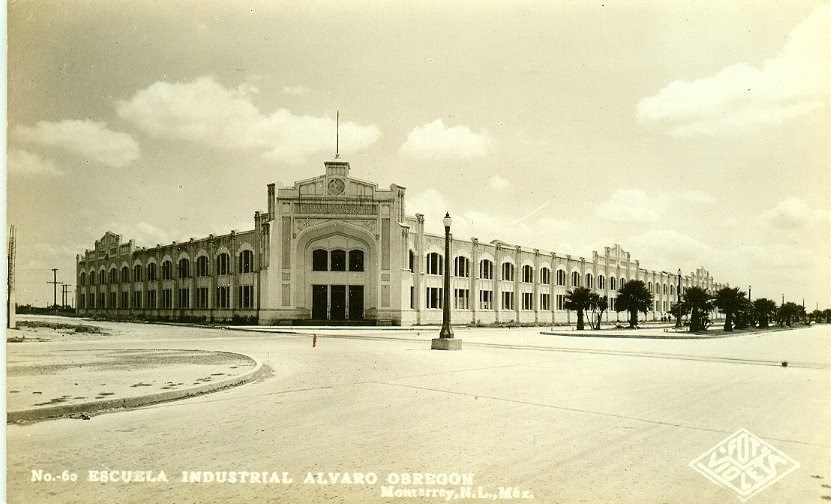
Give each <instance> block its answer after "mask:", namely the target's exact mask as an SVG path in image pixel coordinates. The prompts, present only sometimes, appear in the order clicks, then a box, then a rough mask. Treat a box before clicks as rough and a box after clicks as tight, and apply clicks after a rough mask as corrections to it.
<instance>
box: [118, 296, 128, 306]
mask: <svg viewBox="0 0 831 504" xmlns="http://www.w3.org/2000/svg"><path fill="white" fill-rule="evenodd" d="M118 307H119V308H127V293H126V292H122V293H121V304H120V305H119V306H118Z"/></svg>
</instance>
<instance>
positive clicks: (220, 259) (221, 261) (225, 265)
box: [216, 252, 231, 275]
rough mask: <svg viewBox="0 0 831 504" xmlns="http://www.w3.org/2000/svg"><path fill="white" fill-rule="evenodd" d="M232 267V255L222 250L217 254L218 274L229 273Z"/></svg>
mask: <svg viewBox="0 0 831 504" xmlns="http://www.w3.org/2000/svg"><path fill="white" fill-rule="evenodd" d="M230 268H231V255H230V254H228V253H227V252H222V253H221V254H219V255H217V256H216V274H217V275H227V274H228V270H229V269H230Z"/></svg>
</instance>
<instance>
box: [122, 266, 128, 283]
mask: <svg viewBox="0 0 831 504" xmlns="http://www.w3.org/2000/svg"><path fill="white" fill-rule="evenodd" d="M129 281H130V268H128V267H127V266H122V267H121V282H122V283H127V282H129Z"/></svg>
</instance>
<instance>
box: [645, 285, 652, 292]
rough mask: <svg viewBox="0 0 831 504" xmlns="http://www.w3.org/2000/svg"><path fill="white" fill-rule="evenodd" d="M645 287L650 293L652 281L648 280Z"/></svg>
mask: <svg viewBox="0 0 831 504" xmlns="http://www.w3.org/2000/svg"><path fill="white" fill-rule="evenodd" d="M646 288H647V289H649V292H650V293H651V292H652V282H649V283H648V284H647V287H646Z"/></svg>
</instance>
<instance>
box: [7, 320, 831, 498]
mask: <svg viewBox="0 0 831 504" xmlns="http://www.w3.org/2000/svg"><path fill="white" fill-rule="evenodd" d="M104 325H107V326H108V327H112V328H113V331H114V333H113V334H111V335H109V336H85V337H77V338H76V337H73V338H64V339H61V340H55V341H50V342H44V343H24V344H41V345H51V346H52V347H53V348H54V349H56V350H57V349H61V348H84V347H89V346H95V347H100V346H101V344H102V339H106V343H107V344H108V346H110V347H112V348H119V347H123V348H168V349H197V350H212V351H231V352H240V353H243V354H247V355H250V356H252V357H254V358H256V359H258V360H260V361H262V362H263V363H264V364H265V365H267V366H269V368H270V372H269V373H268V374H267V375H266V376H265V377H263V378H262V379H260V380H259V381H257V382H255V383H250V384H247V385H244V386H241V387H237V388H235V389H230V390H226V391H222V392H218V393H215V394H211V395H207V396H203V397H198V398H193V399H187V400H183V401H178V402H174V403H166V404H160V405H155V406H149V407H145V408H140V409H137V410H132V411H127V412H119V413H112V414H105V415H100V416H96V417H94V418H93V419H92V420H90V421H81V420H56V421H46V422H40V423H36V424H32V425H9V426H8V427H7V435H8V458H9V464H8V473H7V481H8V500H9V502H116V501H118V502H379V501H380V502H384V501H391V502H394V501H396V500H398V499H390V498H384V497H382V492H383V491H384V488H383V487H386V486H388V485H387V482H390V483H399V484H398V485H397V486H396V488H397V489H398V491H399V492H408V491H411V490H416V491H417V490H418V489H422V491H424V490H427V491H428V492H429V491H432V490H436V491H438V490H439V489H442V490H444V489H448V488H455V489H456V490H458V489H459V487H460V486H464V487H466V486H468V485H459V484H456V485H453V484H450V483H448V484H445V485H441V484H438V483H433V484H427V485H422V486H413V485H403V484H402V482H403V481H405V480H406V477H407V476H406V475H407V474H421V475H424V474H427V476H423V477H425V478H427V477H429V475H430V474H435V475H438V476H437V477H438V478H439V480H440V481H442V480H441V478H443V477H446V478H448V480H449V481H450V482H453V481H455V478H457V477H458V478H462V476H459V475H468V474H470V475H472V478H473V485H472V487H473V492H474V494H476V492H478V491H479V490H478V487H479V486H481V487H482V492H485V493H487V492H497V489H498V487H514V486H516V487H518V489H519V490H527V491H528V492H529V494H527V495H528V496H530V495H533V497H534V500H535V501H536V502H563V503H570V502H633V503H634V502H672V503H676V502H680V503H687V502H689V503H699V502H740V501H738V500H737V499H738V497H737V496H736V494H735V493H734V492H733V491H732V490H730V489H728V488H726V487H724V486H717V485H716V484H715V483H713V482H712V481H710V480H708V479H707V478H705V477H704V476H702V475H701V474H699V473H698V472H696V471H694V470H693V469H691V468H690V467H689V465H688V464H689V462H690V461H691V460H693V459H695V458H696V457H698V456H699V455H701V454H703V453H704V452H705V451H707V450H708V449H710V448H711V447H713V446H714V445H716V444H717V443H719V442H720V441H722V440H723V439H725V438H726V437H728V436H729V435H730V434H732V433H734V432H735V431H737V430H738V429H740V428H745V429H748V430H749V431H750V432H752V433H753V434H755V435H757V436H759V437H761V438H762V439H763V440H764V441H766V442H767V443H769V444H770V445H772V446H773V447H775V448H777V449H779V450H781V451H782V452H784V453H785V454H787V455H789V456H790V457H792V458H793V459H794V460H795V461H797V462H798V463H799V464H800V467H799V468H798V469H796V470H795V471H793V472H792V473H790V474H788V475H786V476H785V477H784V478H782V479H781V480H780V481H778V482H776V483H774V484H773V485H771V486H770V487H768V488H766V489H764V490H763V491H761V492H760V493H759V494H758V495H756V496H754V497H753V501H752V502H777V503H781V502H818V503H819V502H823V501H822V500H821V497H822V496H823V495H831V488H826V487H823V485H831V455H830V453H831V450H829V447H831V402H829V397H831V395H829V391H830V390H831V371H829V368H831V362H829V361H831V331H829V329H828V328H827V326H820V327H814V328H811V329H801V330H796V331H790V332H782V333H772V334H768V335H763V336H759V335H754V336H742V337H737V338H728V339H719V340H709V341H664V340H643V341H641V340H626V341H622V340H608V339H600V340H596V339H585V340H584V339H578V338H566V337H556V336H541V335H539V334H537V331H534V330H529V329H522V330H518V329H514V330H511V331H491V330H470V331H459V332H457V336H459V337H461V338H463V339H464V340H465V348H464V350H463V351H461V352H438V351H430V350H428V348H429V338H431V337H432V336H433V334H432V333H428V332H424V333H421V334H418V333H413V332H402V331H394V332H393V331H391V332H389V333H380V334H379V333H378V332H372V333H361V332H359V331H340V332H338V333H336V334H332V335H331V336H333V337H323V336H321V337H319V338H318V340H317V347H316V348H312V345H311V337H310V336H308V335H286V334H265V333H247V332H240V331H230V330H225V331H220V330H204V329H197V328H189V327H170V326H148V325H134V324H112V325H108V324H104ZM355 332H357V333H359V334H357V335H353V336H351V337H342V336H343V335H344V334H350V333H355ZM393 335H398V336H393ZM334 336H339V337H334ZM386 336H390V337H389V338H387V337H386ZM380 338H384V339H380ZM422 340H423V341H422ZM786 359H790V362H793V363H796V364H797V365H789V367H787V368H784V367H782V366H780V365H775V364H776V363H777V362H781V360H786ZM39 470H41V471H43V472H44V473H50V474H52V475H54V476H61V474H62V471H64V470H66V471H68V473H66V476H67V477H69V478H71V477H72V475H73V474H77V478H78V481H75V482H71V481H61V478H57V479H58V481H52V482H45V481H34V482H33V481H31V480H32V478H33V471H39ZM122 470H124V471H127V470H132V471H151V473H150V474H151V476H152V477H155V478H158V476H159V471H164V474H165V476H166V479H167V480H168V481H155V482H132V483H124V482H100V481H89V480H90V479H91V478H92V479H96V478H98V479H100V478H101V477H102V474H106V476H107V477H109V476H112V475H115V474H112V473H110V472H108V471H122ZM90 471H92V473H90ZM100 471H105V473H102V472H100ZM182 471H186V472H188V473H189V472H190V471H194V472H196V471H203V473H202V478H210V477H213V478H221V479H224V480H225V482H224V483H216V482H214V483H190V482H182V481H181V478H182ZM244 471H245V472H265V473H266V474H265V477H266V478H268V479H274V480H277V479H281V480H285V478H284V475H283V473H284V472H285V473H288V476H289V478H291V479H292V482H291V483H288V484H286V483H285V482H283V483H277V482H276V481H275V482H273V483H267V484H266V483H248V482H247V483H241V482H239V480H240V479H242V478H243V472H244ZM230 472H235V473H236V474H235V475H234V477H236V478H237V482H236V483H230V482H228V479H229V478H231V477H232V475H231V474H230ZM307 473H313V475H316V474H317V473H323V474H321V475H320V478H317V477H316V478H315V482H314V483H304V479H305V478H306V476H307ZM329 473H333V474H331V475H330V474H329ZM334 473H338V474H334ZM343 473H349V476H350V479H351V480H353V481H354V480H356V479H358V480H360V478H364V480H366V479H367V478H370V479H371V478H372V475H375V476H377V478H378V481H377V483H375V484H360V483H359V484H321V482H322V481H326V480H331V479H340V478H341V476H340V475H341V474H343ZM355 473H361V474H355ZM208 474H209V475H208ZM42 476H43V473H40V472H36V477H42ZM118 476H122V475H121V474H120V473H119V474H118ZM124 476H126V474H125V475H124ZM194 476H195V475H194ZM258 476H260V475H258ZM244 477H245V479H246V480H249V479H251V476H250V475H249V474H247V473H246V474H245V476H244ZM260 477H262V476H260ZM413 477H414V478H417V477H419V476H413ZM464 478H469V476H464ZM387 490H389V489H387ZM398 495H400V494H398ZM517 495H521V494H517ZM437 500H439V499H438V498H432V497H425V498H418V499H416V500H405V501H406V502H414V501H415V502H432V501H437Z"/></svg>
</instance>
